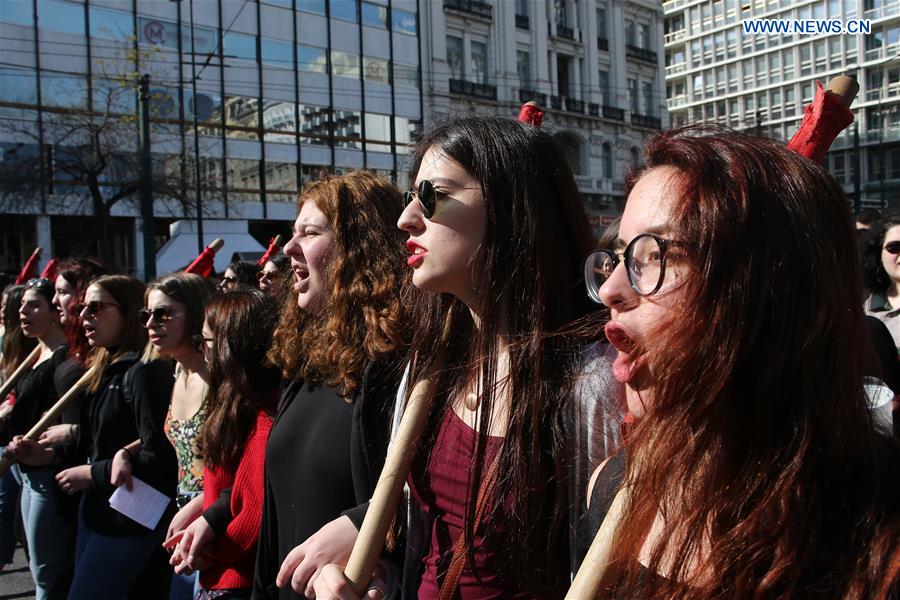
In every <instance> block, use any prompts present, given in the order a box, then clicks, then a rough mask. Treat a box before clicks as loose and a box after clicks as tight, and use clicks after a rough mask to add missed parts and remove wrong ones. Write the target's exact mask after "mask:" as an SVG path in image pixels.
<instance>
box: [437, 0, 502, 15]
mask: <svg viewBox="0 0 900 600" xmlns="http://www.w3.org/2000/svg"><path fill="white" fill-rule="evenodd" d="M444 8H449V9H451V10H458V11H460V12H464V13H469V14H471V15H477V16H479V17H484V18H485V19H490V18H492V17H493V15H494V7H493V6H491V5H490V4H487V3H485V2H479V1H478V0H444Z"/></svg>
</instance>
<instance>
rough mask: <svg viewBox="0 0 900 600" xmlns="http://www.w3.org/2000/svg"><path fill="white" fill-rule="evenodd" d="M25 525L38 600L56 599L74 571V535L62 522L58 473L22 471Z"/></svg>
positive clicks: (47, 470) (52, 471)
mask: <svg viewBox="0 0 900 600" xmlns="http://www.w3.org/2000/svg"><path fill="white" fill-rule="evenodd" d="M21 474H22V523H23V525H24V526H25V539H27V540H28V552H29V556H30V560H29V563H28V566H29V567H30V568H31V576H32V577H33V578H34V586H35V597H36V598H37V600H44V599H45V598H49V597H51V594H52V595H53V596H57V595H58V594H59V593H60V591H59V589H60V586H63V587H64V586H65V585H66V584H67V583H68V582H67V581H63V579H66V580H67V579H68V575H69V574H70V573H71V570H72V565H71V561H72V557H71V544H72V532H71V531H70V530H69V527H68V525H67V524H66V522H65V519H63V515H62V512H61V510H62V507H61V503H60V500H61V498H60V496H59V494H61V493H62V492H61V491H60V489H59V488H58V487H57V485H56V479H55V477H56V470H55V469H53V468H46V467H43V468H38V469H34V470H30V471H21Z"/></svg>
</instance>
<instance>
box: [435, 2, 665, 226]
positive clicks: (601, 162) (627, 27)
mask: <svg viewBox="0 0 900 600" xmlns="http://www.w3.org/2000/svg"><path fill="white" fill-rule="evenodd" d="M420 7H421V11H422V24H423V27H422V57H423V58H422V62H423V65H424V77H423V80H424V86H425V88H424V90H423V96H424V101H425V107H426V108H425V113H424V120H425V126H426V127H432V126H434V125H435V124H439V123H440V122H442V121H444V120H446V119H449V118H455V117H460V116H467V115H472V114H499V115H505V116H509V117H514V116H515V115H516V114H517V113H518V109H519V107H520V106H521V104H522V103H524V102H526V101H528V100H535V101H536V102H538V103H539V104H540V105H541V107H542V108H543V109H544V111H545V115H544V128H545V129H547V130H548V131H549V132H550V133H552V134H553V135H554V136H556V137H557V139H558V140H559V141H560V142H561V143H562V144H563V147H564V148H565V149H566V151H567V155H568V158H569V163H570V164H571V165H572V169H573V170H574V172H575V175H576V180H577V182H578V187H579V189H580V191H581V192H582V194H583V197H584V199H585V204H586V208H587V210H588V212H589V214H590V215H591V219H592V222H593V225H594V227H595V229H596V230H597V231H598V232H599V231H601V230H602V229H603V227H604V226H605V225H606V224H608V223H609V222H610V221H612V220H613V219H614V218H615V216H617V215H618V214H619V213H620V212H621V203H622V200H623V192H624V174H625V172H626V170H627V169H628V167H629V166H630V165H631V164H632V163H633V162H634V160H636V157H637V156H639V153H640V151H641V149H642V148H643V145H644V143H645V141H646V140H647V138H648V137H649V136H650V135H652V134H654V133H655V132H656V131H657V130H658V129H660V128H661V127H663V126H665V125H667V123H668V118H667V115H666V107H665V92H664V64H663V54H662V43H663V31H662V11H661V8H660V5H659V3H658V2H653V1H652V0H626V1H616V2H612V1H610V0H430V1H428V2H422V3H421V4H420Z"/></svg>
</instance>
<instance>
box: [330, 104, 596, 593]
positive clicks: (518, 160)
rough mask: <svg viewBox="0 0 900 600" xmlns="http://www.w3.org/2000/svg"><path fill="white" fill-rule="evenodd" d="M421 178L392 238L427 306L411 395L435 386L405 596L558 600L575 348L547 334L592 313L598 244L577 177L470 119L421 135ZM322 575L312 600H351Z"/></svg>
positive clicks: (504, 128)
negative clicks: (585, 276) (586, 291)
mask: <svg viewBox="0 0 900 600" xmlns="http://www.w3.org/2000/svg"><path fill="white" fill-rule="evenodd" d="M411 179H412V180H413V181H414V182H415V187H414V189H413V191H411V192H408V194H407V206H406V209H405V210H404V212H403V214H402V216H401V217H400V220H399V222H398V225H399V227H400V228H401V229H402V230H403V232H404V233H405V234H406V236H407V249H408V250H409V254H408V256H407V264H408V266H410V267H411V268H412V270H413V271H412V277H413V284H414V285H415V286H416V287H417V288H419V289H420V290H422V293H421V294H420V295H419V297H418V298H417V301H416V302H415V304H414V306H413V323H415V324H416V332H415V335H414V338H413V345H412V363H411V368H410V375H409V381H410V385H409V386H408V387H407V390H408V389H411V388H412V383H414V382H416V381H417V380H419V379H421V378H423V377H433V378H434V383H435V387H436V389H437V390H438V392H437V394H436V396H435V398H434V399H433V402H432V408H431V413H430V416H429V419H428V424H427V426H426V430H425V433H424V435H423V438H422V443H421V448H419V449H418V455H417V457H416V459H415V461H414V462H413V466H412V472H411V474H410V477H409V482H408V483H409V487H410V490H411V494H410V503H409V505H408V507H407V510H408V512H407V515H408V516H407V517H406V518H400V519H398V522H401V523H403V522H408V523H409V526H408V529H407V531H406V539H407V555H406V560H405V563H404V581H403V592H404V596H405V597H418V598H436V597H438V596H439V595H441V594H449V595H448V596H447V597H456V598H464V599H470V598H494V597H504V598H541V597H555V596H559V595H561V594H562V593H563V592H564V590H565V589H566V587H567V585H568V581H569V572H570V564H569V548H568V542H569V540H568V527H569V521H568V512H567V511H568V508H569V495H568V494H569V489H568V485H567V481H566V476H567V470H568V464H569V463H568V459H569V457H568V448H567V439H566V438H567V435H566V431H567V429H566V425H567V419H568V417H569V415H570V413H569V409H570V398H571V391H572V377H571V376H572V372H573V371H574V370H575V368H576V367H577V364H578V361H579V356H580V350H581V343H580V341H579V340H577V339H575V338H573V337H570V336H563V335H553V332H554V331H557V330H559V329H560V328H562V327H563V326H565V325H567V324H569V323H570V322H571V321H573V320H574V319H577V318H580V317H582V316H584V315H586V314H587V313H588V312H589V311H590V310H591V307H590V306H589V305H588V303H587V301H586V299H585V298H584V296H583V294H582V293H581V286H582V283H581V273H580V268H579V267H578V263H579V261H581V260H582V259H583V258H584V257H585V256H586V255H587V253H588V252H589V251H590V250H591V248H592V244H593V240H592V238H591V233H590V229H589V227H588V223H587V219H586V217H585V214H584V210H583V208H582V206H581V201H580V197H579V195H578V192H577V188H576V184H575V180H574V177H573V175H572V172H571V170H570V169H569V167H568V165H567V163H566V160H565V157H564V155H563V153H562V152H561V150H560V149H559V148H558V147H557V145H556V143H555V142H554V140H553V138H552V137H551V136H550V135H548V134H547V133H546V132H543V131H541V130H540V129H537V128H535V127H533V126H531V125H526V124H522V123H516V122H514V121H510V120H506V119H500V118H472V119H463V120H459V121H455V122H453V123H451V124H448V125H446V126H443V127H440V128H438V129H436V130H435V131H433V132H431V133H430V134H427V135H426V136H425V137H424V138H423V139H422V141H421V142H420V143H419V145H418V147H417V149H416V152H415V153H414V155H413V166H412V169H411ZM448 320H450V323H451V324H450V327H449V335H448V336H447V337H445V336H444V334H443V333H442V332H443V330H444V329H445V324H446V322H447V321H448ZM438 357H442V358H438ZM437 361H440V363H439V364H436V363H437ZM405 396H406V394H403V397H404V399H405ZM479 507H480V508H479ZM511 549H512V551H511ZM454 556H455V557H457V558H456V559H455V560H454ZM453 563H457V565H458V567H459V568H458V569H455V568H451V564H453ZM326 573H327V575H326V574H323V576H321V577H320V578H319V581H320V582H321V584H317V585H316V595H317V597H330V596H331V595H337V596H340V597H344V595H345V594H347V593H348V590H347V588H346V586H345V585H344V582H342V578H341V577H340V573H339V572H337V573H336V571H335V569H334V568H329V569H328V571H326ZM448 573H449V574H448ZM375 597H377V596H375Z"/></svg>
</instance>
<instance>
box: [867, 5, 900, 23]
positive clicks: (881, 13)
mask: <svg viewBox="0 0 900 600" xmlns="http://www.w3.org/2000/svg"><path fill="white" fill-rule="evenodd" d="M896 14H900V4H896V3H894V2H885V3H884V4H883V5H882V6H879V7H877V8H870V9H869V10H867V11H866V12H864V13H863V17H865V18H866V19H871V20H873V21H877V20H878V19H883V18H884V17H890V16H893V15H896Z"/></svg>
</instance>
